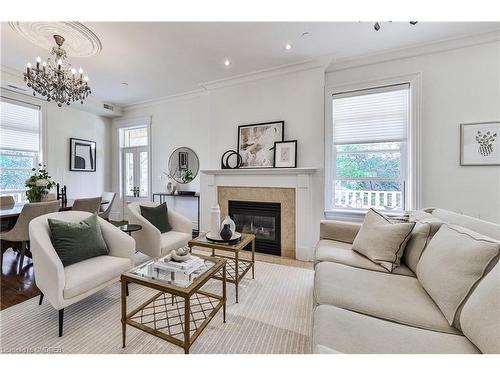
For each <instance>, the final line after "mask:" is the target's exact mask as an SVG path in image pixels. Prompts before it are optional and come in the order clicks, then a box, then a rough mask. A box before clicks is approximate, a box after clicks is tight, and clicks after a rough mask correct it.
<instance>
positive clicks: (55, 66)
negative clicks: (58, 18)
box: [24, 35, 91, 107]
mask: <svg viewBox="0 0 500 375" xmlns="http://www.w3.org/2000/svg"><path fill="white" fill-rule="evenodd" d="M53 37H54V39H55V42H56V44H57V47H52V51H51V52H50V53H51V54H52V55H55V59H54V61H52V60H51V59H50V58H48V59H47V61H45V60H44V61H42V59H41V58H40V56H38V57H37V58H36V63H35V65H34V66H32V65H31V63H28V64H27V68H26V73H24V82H26V84H27V85H28V87H31V88H32V89H33V95H36V93H38V94H40V95H42V96H44V97H46V98H47V101H48V102H50V101H52V100H53V101H55V102H56V103H57V105H58V106H59V107H61V106H62V105H63V104H67V105H70V103H71V102H75V101H79V102H80V103H81V104H83V101H84V99H86V98H87V97H88V95H89V94H90V93H91V91H90V87H89V85H88V80H89V78H88V77H87V76H84V75H83V69H82V68H80V69H79V70H78V74H77V71H76V69H75V68H72V67H71V64H69V63H67V62H66V61H65V60H66V55H67V54H66V51H65V50H64V49H63V48H62V45H63V43H64V38H63V37H62V36H60V35H54V36H53Z"/></svg>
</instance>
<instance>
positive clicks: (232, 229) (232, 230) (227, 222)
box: [220, 215, 236, 233]
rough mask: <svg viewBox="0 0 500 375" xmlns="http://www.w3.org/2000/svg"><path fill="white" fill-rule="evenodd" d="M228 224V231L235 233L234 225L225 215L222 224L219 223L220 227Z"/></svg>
mask: <svg viewBox="0 0 500 375" xmlns="http://www.w3.org/2000/svg"><path fill="white" fill-rule="evenodd" d="M226 224H229V229H231V232H232V233H235V232H236V223H235V222H234V221H233V219H231V217H230V216H229V215H226V217H225V218H224V220H222V223H220V227H221V228H222V227H224V225H226Z"/></svg>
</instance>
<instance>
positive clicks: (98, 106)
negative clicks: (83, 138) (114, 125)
mask: <svg viewBox="0 0 500 375" xmlns="http://www.w3.org/2000/svg"><path fill="white" fill-rule="evenodd" d="M22 77H23V72H21V71H19V70H17V69H13V68H11V67H8V66H5V65H0V87H2V89H4V90H7V91H10V92H13V93H15V94H20V95H26V96H28V97H30V98H31V99H32V100H39V101H41V102H42V103H44V104H47V105H51V104H53V105H55V103H53V102H51V103H48V102H47V101H46V100H45V99H43V98H42V97H40V96H39V95H38V94H37V95H36V96H33V94H32V90H31V89H29V88H27V87H26V84H25V83H24V81H23V78H22ZM104 104H109V105H111V106H113V108H114V110H113V111H111V110H109V109H106V108H104ZM65 107H66V106H65ZM70 108H74V109H78V110H81V111H86V112H91V113H94V114H96V115H99V116H105V117H116V116H121V115H122V114H123V110H122V107H120V106H117V105H115V104H113V103H109V102H105V101H102V100H101V99H99V98H96V97H95V96H92V95H91V96H89V97H88V98H87V99H86V100H85V102H84V103H83V104H80V103H76V102H75V103H72V104H71V106H70Z"/></svg>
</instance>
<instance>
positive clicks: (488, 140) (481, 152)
mask: <svg viewBox="0 0 500 375" xmlns="http://www.w3.org/2000/svg"><path fill="white" fill-rule="evenodd" d="M460 165H500V121H494V122H476V123H469V124H460Z"/></svg>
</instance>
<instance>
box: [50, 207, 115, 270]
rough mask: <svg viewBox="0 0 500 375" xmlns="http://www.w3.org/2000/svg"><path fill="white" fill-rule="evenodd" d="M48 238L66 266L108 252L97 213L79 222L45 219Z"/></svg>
mask: <svg viewBox="0 0 500 375" xmlns="http://www.w3.org/2000/svg"><path fill="white" fill-rule="evenodd" d="M47 222H48V224H49V229H50V240H51V242H52V245H53V246H54V249H55V251H56V253H57V255H58V256H59V258H60V259H61V262H62V264H63V265H64V266H65V267H66V266H69V265H71V264H74V263H78V262H81V261H83V260H85V259H89V258H92V257H98V256H101V255H107V254H109V250H108V247H107V245H106V242H105V241H104V238H103V236H102V232H101V227H100V226H99V223H98V221H97V214H93V215H90V216H89V217H88V218H86V219H85V220H82V221H80V222H79V223H74V222H67V221H63V220H57V219H51V218H49V219H47Z"/></svg>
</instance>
